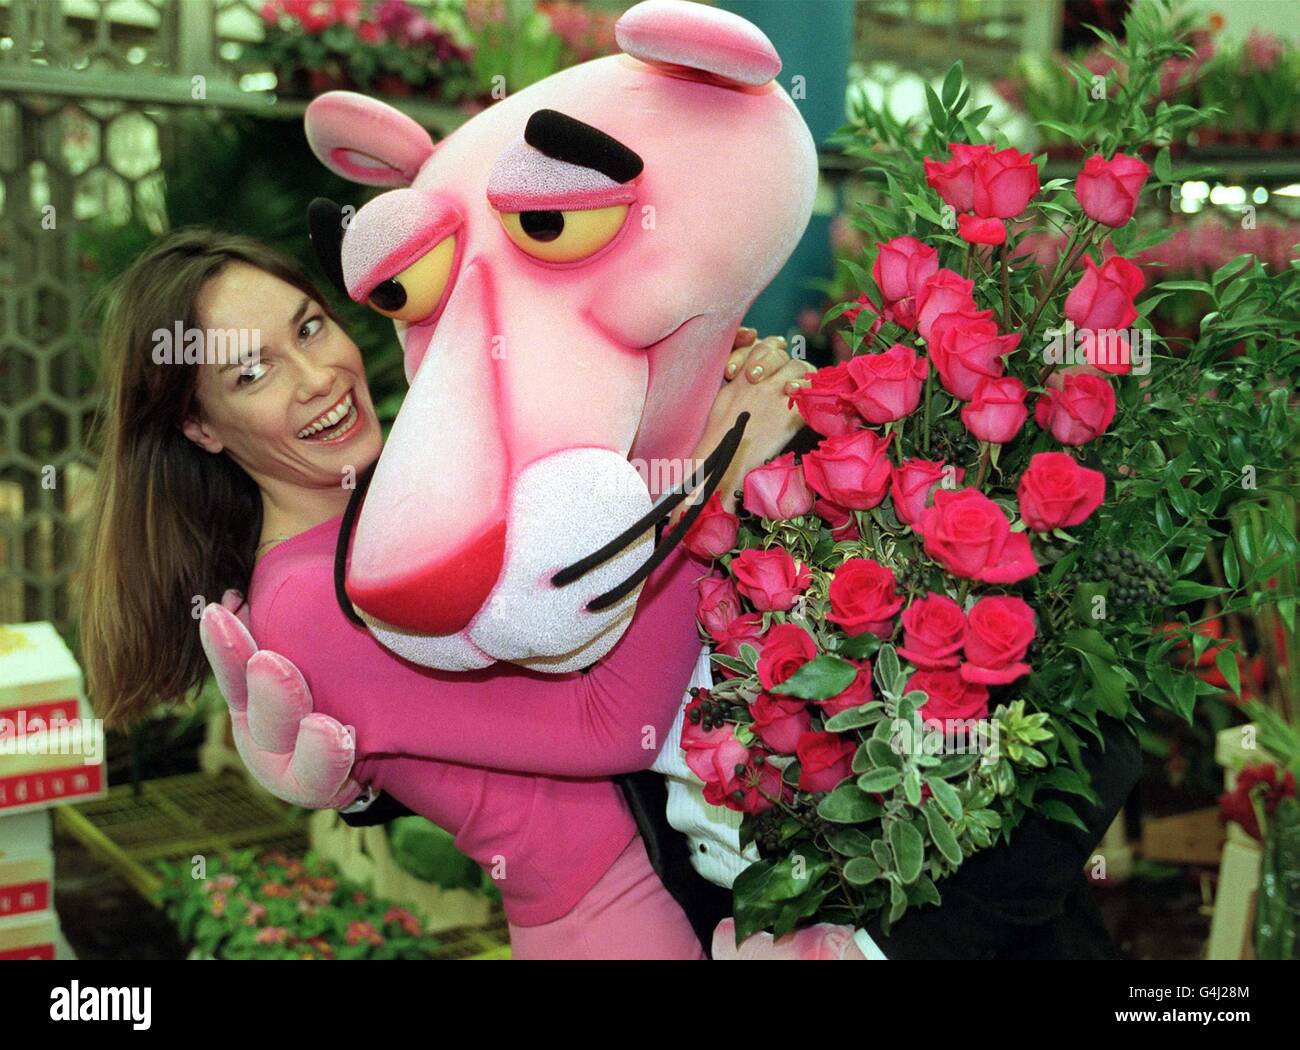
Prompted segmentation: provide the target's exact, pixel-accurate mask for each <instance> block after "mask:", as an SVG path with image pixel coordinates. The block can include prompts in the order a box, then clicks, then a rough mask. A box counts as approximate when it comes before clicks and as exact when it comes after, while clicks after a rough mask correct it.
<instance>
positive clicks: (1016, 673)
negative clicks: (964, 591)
mask: <svg viewBox="0 0 1300 1050" xmlns="http://www.w3.org/2000/svg"><path fill="white" fill-rule="evenodd" d="M1034 633H1035V632H1034V610H1033V609H1031V608H1030V607H1029V606H1028V605H1027V604H1025V602H1024V601H1023V600H1022V599H1020V598H1015V597H1010V596H1005V595H994V596H992V597H989V598H981V599H980V600H979V601H977V602H976V603H975V605H974V606H973V607H972V608H971V611H970V612H969V613H967V614H966V662H965V663H964V664H962V665H961V676H962V678H963V679H964V680H965V681H967V682H978V683H979V684H981V685H1006V683H1007V682H1014V681H1015V680H1016V679H1017V678H1019V677H1020V676H1021V675H1027V674H1028V673H1029V671H1030V667H1029V665H1028V664H1026V663H1022V662H1021V661H1022V660H1023V659H1024V657H1025V653H1026V652H1027V651H1028V649H1029V643H1030V642H1032V641H1033V640H1034Z"/></svg>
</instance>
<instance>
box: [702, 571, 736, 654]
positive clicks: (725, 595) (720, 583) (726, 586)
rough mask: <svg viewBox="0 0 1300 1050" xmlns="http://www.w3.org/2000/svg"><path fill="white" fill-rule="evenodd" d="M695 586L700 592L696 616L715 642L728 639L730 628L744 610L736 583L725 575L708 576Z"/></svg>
mask: <svg viewBox="0 0 1300 1050" xmlns="http://www.w3.org/2000/svg"><path fill="white" fill-rule="evenodd" d="M695 586H696V588H697V590H698V591H699V594H700V600H699V604H697V605H696V607H695V618H696V619H697V620H699V621H700V623H701V624H702V625H703V626H704V629H705V630H706V631H708V632H709V637H710V638H712V639H713V640H714V641H715V642H722V641H726V639H727V632H728V629H729V628H730V627H731V625H732V624H733V623H735V621H736V618H737V617H738V616H740V614H741V613H742V612H743V611H744V610H743V608H742V607H741V604H740V595H739V594H738V593H737V592H736V587H735V585H734V584H733V583H732V582H731V581H730V580H728V579H727V578H726V577H725V576H706V577H704V579H702V580H700V582H699V583H697V584H696V585H695Z"/></svg>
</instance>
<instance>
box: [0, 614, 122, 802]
mask: <svg viewBox="0 0 1300 1050" xmlns="http://www.w3.org/2000/svg"><path fill="white" fill-rule="evenodd" d="M103 761H104V737H103V729H102V726H100V724H99V722H98V721H96V720H95V718H94V714H93V712H92V711H91V710H90V705H89V704H87V703H86V699H85V695H84V693H83V691H82V678H81V669H80V668H79V667H78V666H77V662H76V661H75V660H74V659H73V658H72V653H71V651H70V650H69V649H68V647H67V645H66V644H65V643H64V641H63V639H62V638H61V637H59V633H58V632H57V631H56V630H55V629H54V627H53V625H52V624H49V623H24V624H9V625H6V626H3V627H0V816H4V815H7V814H11V813H17V812H27V811H30V810H34V809H42V808H46V807H49V806H54V805H58V804H60V803H63V802H69V801H73V800H77V801H81V800H85V799H89V798H96V797H99V796H102V795H103V794H104V793H105V790H106V786H107V785H106V784H105V783H104V767H103Z"/></svg>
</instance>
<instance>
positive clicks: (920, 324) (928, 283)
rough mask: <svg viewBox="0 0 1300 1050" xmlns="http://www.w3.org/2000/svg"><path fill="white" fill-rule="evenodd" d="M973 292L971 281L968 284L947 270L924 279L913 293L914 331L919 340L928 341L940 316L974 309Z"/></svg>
mask: <svg viewBox="0 0 1300 1050" xmlns="http://www.w3.org/2000/svg"><path fill="white" fill-rule="evenodd" d="M974 290H975V282H974V281H968V280H966V279H965V278H964V277H962V276H961V275H960V274H957V273H954V272H953V271H952V270H949V269H947V268H946V267H945V268H944V269H941V270H937V271H935V272H934V273H933V274H932V275H931V276H930V277H928V278H926V280H925V283H924V284H922V285H921V290H920V291H919V292H917V293H916V328H917V331H919V332H920V333H921V336H922V338H924V339H925V340H926V342H930V326H931V325H933V324H934V322H935V320H936V319H938V318H939V317H941V316H942V315H944V314H950V313H956V312H958V311H960V310H963V309H969V310H974V309H975V299H974V297H973V295H972V293H973V292H974Z"/></svg>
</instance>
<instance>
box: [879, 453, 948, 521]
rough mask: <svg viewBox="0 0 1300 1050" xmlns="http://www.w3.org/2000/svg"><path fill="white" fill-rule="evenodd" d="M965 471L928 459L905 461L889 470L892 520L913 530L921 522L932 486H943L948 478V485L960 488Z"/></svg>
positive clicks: (932, 489) (928, 502)
mask: <svg viewBox="0 0 1300 1050" xmlns="http://www.w3.org/2000/svg"><path fill="white" fill-rule="evenodd" d="M965 476H966V471H965V470H964V469H962V468H961V467H953V468H951V473H950V472H949V467H948V464H947V463H944V462H943V461H942V460H940V461H938V462H935V461H932V460H928V459H905V460H903V465H902V466H899V467H894V468H893V473H892V476H891V478H890V484H889V495H890V497H891V498H892V499H893V501H894V516H895V517H896V518H898V520H899V521H901V522H902V523H903V524H904V525H910V526H911V527H912V528H913V529H915V528H916V527H917V524H918V523H919V522H920V520H921V513H922V512H923V511H924V510H925V508H926V507H927V506H929V504H930V493H932V492H933V491H934V488H935V486H936V485H941V484H944V483H945V481H946V479H947V478H949V477H951V479H952V480H951V482H949V484H950V485H954V486H955V485H957V484H960V482H961V480H962V478H964V477H965Z"/></svg>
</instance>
